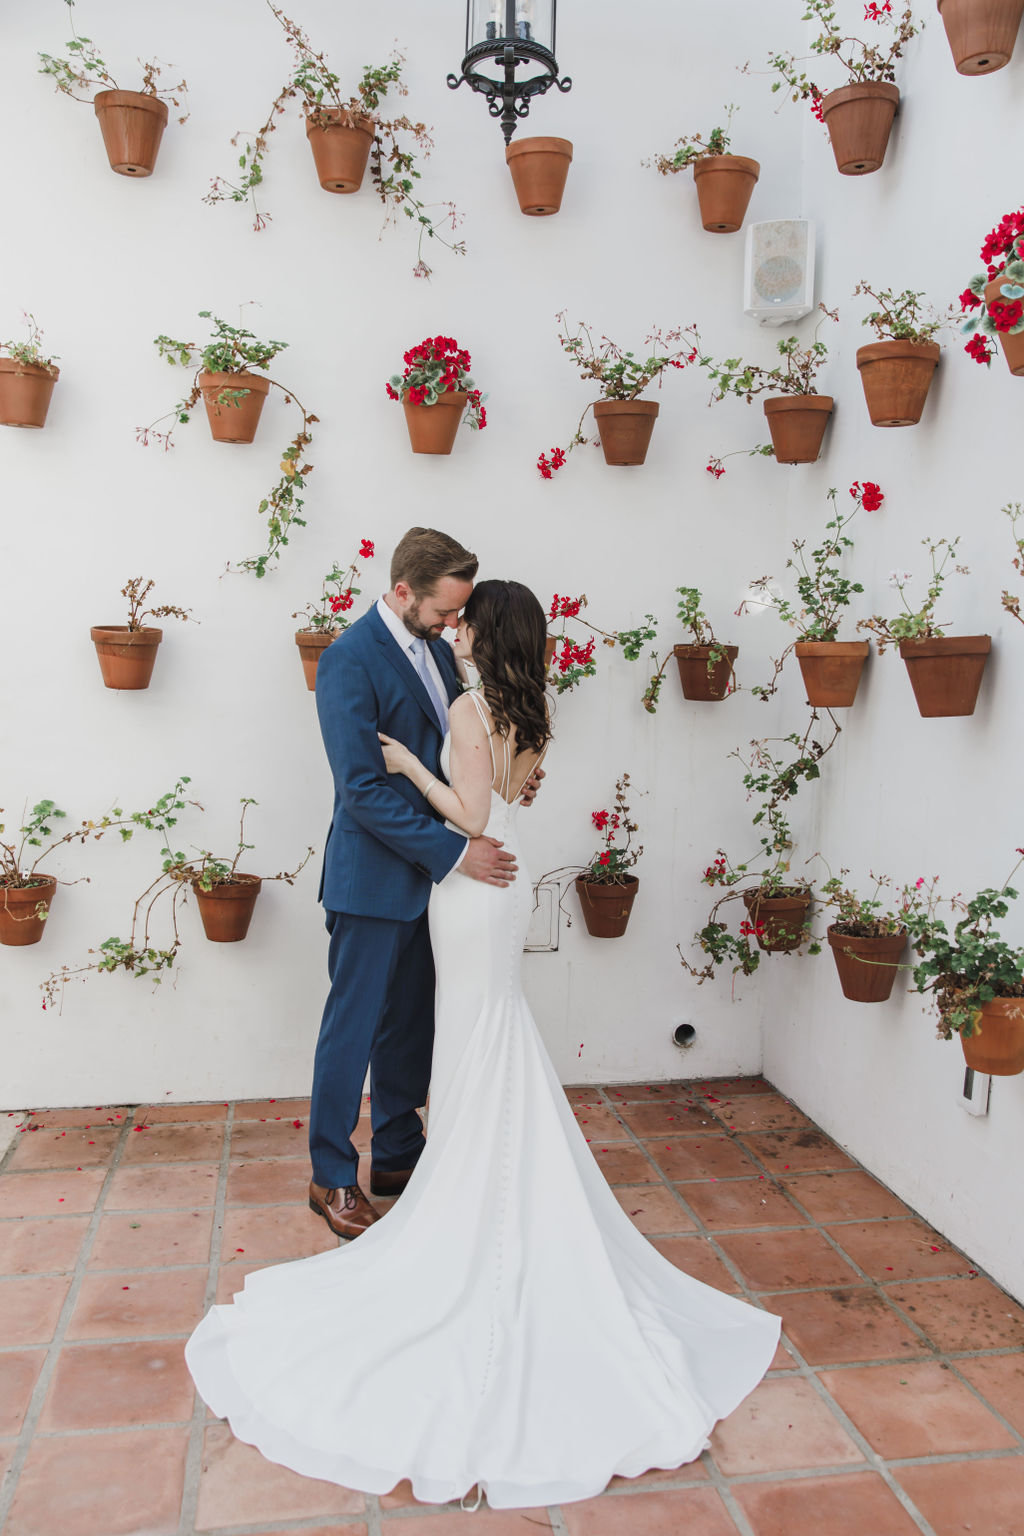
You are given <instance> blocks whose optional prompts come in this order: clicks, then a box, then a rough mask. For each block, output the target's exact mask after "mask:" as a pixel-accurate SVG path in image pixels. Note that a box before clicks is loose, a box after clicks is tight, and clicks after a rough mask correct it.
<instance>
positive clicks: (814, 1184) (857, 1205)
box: [779, 1168, 911, 1221]
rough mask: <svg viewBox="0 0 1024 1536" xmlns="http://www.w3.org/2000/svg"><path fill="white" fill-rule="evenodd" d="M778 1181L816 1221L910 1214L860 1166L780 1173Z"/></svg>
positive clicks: (880, 1217)
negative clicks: (814, 1171)
mask: <svg viewBox="0 0 1024 1536" xmlns="http://www.w3.org/2000/svg"><path fill="white" fill-rule="evenodd" d="M779 1182H780V1183H781V1184H783V1185H784V1186H785V1188H786V1189H787V1190H788V1192H789V1193H790V1194H791V1195H792V1197H793V1199H794V1200H798V1201H799V1202H800V1204H801V1205H802V1206H803V1207H804V1209H805V1210H806V1211H807V1212H809V1214H810V1215H811V1217H812V1218H813V1219H814V1220H815V1221H878V1220H881V1219H882V1218H884V1217H887V1216H909V1215H910V1214H911V1212H910V1211H909V1210H908V1208H907V1207H906V1206H905V1205H904V1204H903V1201H902V1200H897V1198H896V1196H895V1195H894V1194H893V1193H892V1192H891V1191H890V1190H888V1189H886V1187H885V1185H884V1184H879V1182H878V1180H877V1179H873V1178H872V1177H871V1175H870V1173H864V1172H863V1170H862V1169H860V1168H856V1169H852V1170H849V1171H845V1172H838V1171H837V1172H835V1173H803V1174H798V1175H793V1174H783V1175H782V1176H781V1178H780V1180H779Z"/></svg>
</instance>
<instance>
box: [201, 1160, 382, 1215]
mask: <svg viewBox="0 0 1024 1536" xmlns="http://www.w3.org/2000/svg"><path fill="white" fill-rule="evenodd" d="M308 1194H309V1164H308V1163H307V1162H305V1161H304V1160H300V1159H299V1158H296V1157H269V1158H264V1159H263V1160H262V1161H257V1162H252V1163H232V1165H231V1168H230V1171H229V1173H228V1187H227V1203H228V1205H301V1206H306V1202H307V1199H308ZM374 1198H376V1197H374Z"/></svg>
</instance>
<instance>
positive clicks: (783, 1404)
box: [711, 1376, 864, 1477]
mask: <svg viewBox="0 0 1024 1536" xmlns="http://www.w3.org/2000/svg"><path fill="white" fill-rule="evenodd" d="M711 1454H712V1455H713V1456H714V1458H715V1461H716V1463H717V1465H718V1467H719V1468H720V1470H721V1471H722V1472H724V1473H725V1475H726V1477H738V1476H740V1475H741V1474H745V1473H752V1472H784V1471H791V1470H795V1469H796V1468H798V1467H839V1466H844V1465H847V1464H850V1463H853V1462H862V1461H863V1460H864V1458H863V1456H862V1455H861V1453H860V1451H859V1450H858V1449H857V1446H856V1445H855V1444H854V1442H853V1440H851V1438H850V1436H849V1435H848V1434H847V1433H846V1431H845V1429H843V1427H842V1425H841V1424H839V1423H838V1421H837V1420H836V1419H835V1418H834V1417H833V1415H832V1413H831V1411H830V1410H829V1408H828V1406H827V1404H825V1403H824V1402H823V1401H822V1400H821V1398H820V1397H819V1396H818V1394H817V1392H816V1391H815V1390H814V1388H813V1387H812V1386H811V1383H810V1382H809V1381H802V1380H800V1379H799V1378H798V1377H787V1376H783V1377H777V1378H776V1379H774V1380H772V1379H769V1380H767V1381H762V1382H761V1384H760V1386H758V1387H755V1388H754V1391H753V1392H752V1393H751V1394H750V1396H749V1397H748V1398H746V1399H745V1400H744V1401H743V1402H742V1403H741V1404H740V1406H739V1407H738V1408H737V1409H736V1411H735V1412H734V1413H732V1414H730V1415H729V1417H728V1418H727V1419H725V1420H724V1421H723V1422H722V1423H721V1424H719V1425H717V1426H716V1428H715V1429H714V1430H713V1432H712V1435H711Z"/></svg>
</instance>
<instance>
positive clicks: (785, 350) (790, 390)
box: [700, 304, 839, 474]
mask: <svg viewBox="0 0 1024 1536" xmlns="http://www.w3.org/2000/svg"><path fill="white" fill-rule="evenodd" d="M818 308H819V310H820V311H821V313H822V319H821V320H819V321H818V326H817V327H815V332H814V336H813V338H812V340H811V342H810V344H809V345H808V346H805V347H802V346H801V345H800V341H799V338H798V337H796V336H784V337H783V338H782V340H781V341H779V342H778V343H777V347H778V352H779V356H780V357H781V358H782V361H781V362H780V363H777V364H776V365H775V367H774V368H762V367H761V366H760V365H759V364H757V363H745V362H744V361H743V359H742V358H739V357H729V358H726V359H725V361H724V362H723V363H721V364H717V363H715V362H714V360H713V359H712V358H710V357H706V356H705V357H701V358H700V365H701V367H702V368H706V369H707V372H708V377H709V378H710V379H711V381H712V383H713V384H714V386H715V388H714V393H713V394H712V397H711V400H712V403H715V402H716V401H719V400H724V399H725V397H726V395H737V396H739V398H740V399H741V400H746V402H747V404H748V405H749V404H750V402H751V400H753V398H754V396H755V395H760V394H765V393H766V392H767V391H775V393H772V394H769V395H768V398H767V399H766V400H765V402H764V414H765V417H766V418H767V421H768V431H769V432H770V433H771V439H772V448H773V449H774V452H775V458H776V459H777V460H778V462H779V463H780V464H813V463H814V462H815V460H816V459H817V457H818V455H819V453H820V452H821V444H822V440H823V439H824V436H825V428H826V427H827V426H828V422H829V417H830V416H831V415H832V408H833V406H834V405H835V401H834V400H833V398H832V396H831V395H819V394H817V393H816V392H815V386H816V382H817V374H818V370H819V369H820V368H821V366H822V364H823V363H824V362H825V359H826V358H827V357H828V348H827V347H826V345H825V343H824V342H823V341H819V340H818V329H819V328H820V326H821V325H822V324H823V321H824V318H825V317H826V316H827V317H828V319H830V320H838V318H839V315H838V312H837V311H836V310H832V309H826V308H825V305H824V304H819V305H818ZM752 451H753V452H755V453H756V452H759V451H760V450H758V449H754V450H752ZM712 462H715V461H712ZM709 468H710V466H709ZM711 473H712V474H714V473H715V470H714V469H711Z"/></svg>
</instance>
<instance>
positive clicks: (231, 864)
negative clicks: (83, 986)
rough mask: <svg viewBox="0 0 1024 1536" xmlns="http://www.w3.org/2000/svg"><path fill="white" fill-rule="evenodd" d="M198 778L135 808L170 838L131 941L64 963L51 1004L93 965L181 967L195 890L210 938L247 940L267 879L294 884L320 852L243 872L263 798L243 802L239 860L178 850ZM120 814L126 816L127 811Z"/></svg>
mask: <svg viewBox="0 0 1024 1536" xmlns="http://www.w3.org/2000/svg"><path fill="white" fill-rule="evenodd" d="M190 782H191V780H190V779H189V778H188V777H187V775H185V774H182V776H181V778H180V779H179V780H178V781H177V783H176V784H175V786H174V788H173V789H172V790H170V791H169V792H168V793H167V794H165V795H161V797H160V799H159V800H158V801H157V802H156V804H155V805H154V806H152V807H150V808H149V809H148V810H145V811H135V812H133V813H132V815H131V816H130V817H128V818H127V822H129V823H131V824H133V825H134V826H139V827H145V828H148V830H149V831H151V832H156V833H158V834H159V835H160V838H161V841H162V844H163V846H162V847H161V849H160V854H161V869H160V873H159V874H158V875H157V877H156V878H155V879H154V880H153V881H151V883H150V884H149V885H148V886H147V887H146V889H145V890H144V891H143V892H142V895H141V896H140V897H139V898H138V900H137V901H136V903H135V906H134V908H133V910H132V920H131V926H130V928H129V932H128V937H127V939H122V938H120V937H117V936H115V937H113V938H109V939H105V940H104V941H103V943H102V944H100V945H99V946H98V947H97V948H96V949H95V950H90V951H89V953H90V954H91V955H95V956H97V958H96V959H94V960H91V961H88V962H87V963H86V964H84V965H79V966H73V967H72V966H67V965H62V966H61V967H60V968H59V970H56V971H54V972H52V973H51V975H50V976H48V977H47V979H46V980H45V981H44V982H42V983H41V990H42V993H43V998H44V1002H43V1006H44V1007H47V1006H53V1005H54V1004H57V1003H62V1001H63V993H64V988H65V986H66V985H67V983H68V981H69V980H71V978H72V977H74V976H82V977H83V979H84V978H85V977H86V976H88V974H89V973H90V972H92V971H96V972H105V973H107V974H112V973H113V972H114V971H118V970H124V971H128V972H130V973H131V974H132V975H133V976H137V977H138V976H147V975H149V976H152V977H153V980H154V982H156V983H159V982H160V981H161V980H162V974H161V973H162V972H164V971H168V970H170V969H171V967H172V966H173V965H174V962H175V958H176V956H177V953H178V949H179V947H180V945H181V935H180V933H179V931H178V907H179V905H180V904H181V903H182V902H184V901H186V900H187V897H188V893H189V892H190V891H191V892H192V893H193V894H194V896H195V898H196V903H197V905H198V907H199V915H200V918H201V919H202V924H203V929H204V932H205V934H206V937H207V939H209V940H212V941H213V942H214V943H216V944H233V943H238V942H240V941H241V940H242V939H244V938H245V936H246V934H247V932H248V930H249V923H250V921H251V919H252V914H253V909H254V907H255V905H256V899H257V897H258V896H259V893H260V890H261V888H262V885H263V884H264V882H266V881H270V880H283V881H285V883H286V884H287V885H293V884H294V882H295V879H296V877H297V876H298V874H299V872H300V870H302V869H304V868H305V866H306V864H307V863H308V861H309V859H310V858H311V857H312V854H313V849H312V848H308V849H307V850H306V856H305V858H304V859H303V860H302V862H301V864H299V865H298V867H297V868H296V869H293V870H291V871H290V872H289V871H281V872H280V873H279V874H276V875H263V876H260V875H250V874H244V873H242V872H241V871H240V870H239V868H238V865H239V862H240V860H241V857H242V854H243V853H246V852H248V851H250V850H251V849H252V847H253V845H252V843H247V842H246V841H245V817H246V812H247V810H248V808H249V806H250V805H255V804H256V803H257V802H256V801H255V800H252V799H248V798H245V799H242V800H241V802H240V804H241V806H242V814H241V818H240V822H239V828H238V848H237V851H236V852H235V854H234V856H233V857H232V858H230V859H229V858H228V857H227V856H224V857H221V856H219V855H216V854H212V853H209V852H207V851H205V850H202V849H201V850H199V851H198V852H197V853H196V854H195V855H193V856H192V857H189V856H187V855H186V854H184V853H181V852H174V851H173V850H172V849H171V846H170V843H171V834H170V829H171V828H172V827H173V826H175V825H176V824H177V821H178V817H177V814H176V813H177V812H178V811H183V810H185V808H186V806H192V807H194V808H195V809H196V810H200V811H201V810H202V806H201V805H200V804H199V802H198V801H197V800H185V799H184V798H183V796H184V794H185V786H186V785H187V784H189V783H190ZM115 814H117V815H120V812H116V813H115ZM124 835H125V834H124V833H122V836H124ZM127 835H128V836H129V837H130V836H131V835H132V834H131V832H130V831H129V832H128V834H127ZM164 896H169V897H170V903H169V906H170V922H171V939H170V943H169V945H168V947H167V948H166V949H161V948H159V947H158V946H157V944H155V943H154V941H153V938H152V936H151V932H150V925H151V922H152V917H153V910H154V908H155V906H156V903H157V902H158V901H159V900H160V898H161V897H164ZM165 905H166V904H165Z"/></svg>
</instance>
